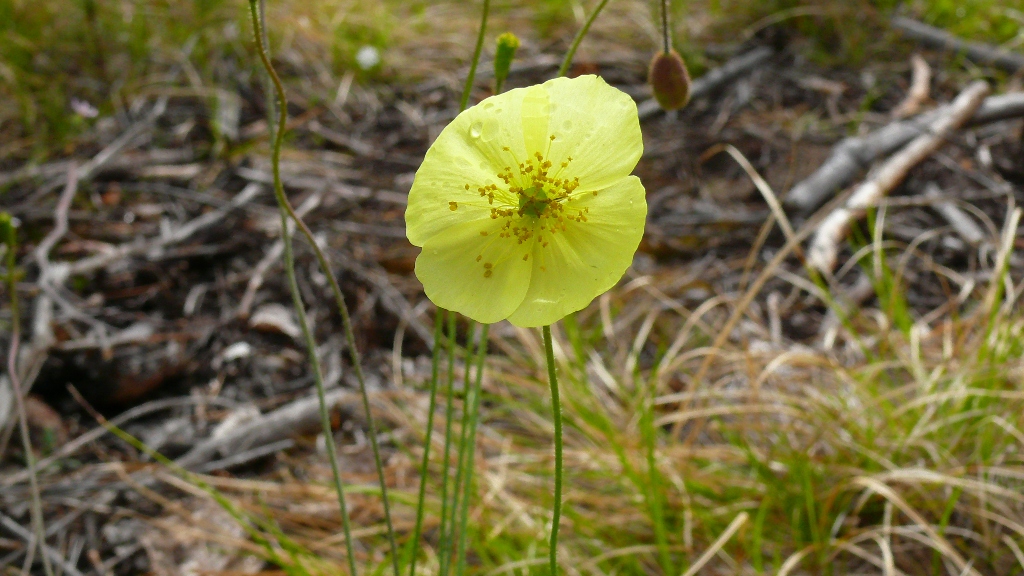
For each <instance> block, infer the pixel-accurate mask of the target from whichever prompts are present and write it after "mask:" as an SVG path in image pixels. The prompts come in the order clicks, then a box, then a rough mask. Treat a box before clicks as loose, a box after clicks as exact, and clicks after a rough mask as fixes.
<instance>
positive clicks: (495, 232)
mask: <svg viewBox="0 0 1024 576" xmlns="http://www.w3.org/2000/svg"><path fill="white" fill-rule="evenodd" d="M502 225H503V223H502V221H500V220H491V219H490V218H487V219H486V220H482V221H470V222H461V223H457V224H455V225H452V226H451V227H449V228H447V229H445V231H444V234H437V235H435V236H432V237H431V238H429V239H427V241H426V242H425V243H424V245H423V251H422V252H420V255H419V257H417V258H416V277H417V278H419V280H420V282H421V283H422V284H423V289H424V291H425V292H426V294H427V298H430V301H431V302H433V303H434V304H436V305H437V306H439V307H441V308H445V309H448V310H454V311H456V312H459V313H460V314H463V315H465V316H468V317H470V318H472V319H473V320H476V321H477V322H483V323H486V324H490V323H494V322H498V321H499V320H504V319H505V318H506V317H507V316H508V315H509V314H511V313H512V311H513V310H515V309H516V307H517V306H519V303H520V302H522V301H523V296H524V295H525V294H526V291H527V289H528V287H529V285H530V274H531V269H532V265H533V264H532V262H529V261H528V260H524V256H527V255H528V254H530V253H531V251H532V248H533V246H532V245H533V242H532V241H528V242H525V243H523V244H520V243H519V242H517V240H516V239H515V238H501V237H500V235H499V232H500V230H501V226H502ZM482 232H487V235H486V236H484V235H482V234H481V233H482ZM478 257H479V260H478V259H477V258H478ZM488 265H490V266H488ZM488 271H489V272H490V273H489V274H488Z"/></svg>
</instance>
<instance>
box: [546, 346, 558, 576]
mask: <svg viewBox="0 0 1024 576" xmlns="http://www.w3.org/2000/svg"><path fill="white" fill-rule="evenodd" d="M544 353H545V354H546V355H547V360H548V382H549V383H550V384H551V411H552V414H553V417H554V423H555V503H554V506H553V509H552V512H551V549H550V552H549V559H550V565H551V576H556V575H557V574H558V572H557V570H558V523H559V521H560V520H561V518H562V404H561V402H560V401H559V398H558V377H557V376H556V375H555V352H554V348H553V346H552V344H551V326H545V327H544Z"/></svg>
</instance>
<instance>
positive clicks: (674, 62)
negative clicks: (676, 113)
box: [647, 50, 690, 110]
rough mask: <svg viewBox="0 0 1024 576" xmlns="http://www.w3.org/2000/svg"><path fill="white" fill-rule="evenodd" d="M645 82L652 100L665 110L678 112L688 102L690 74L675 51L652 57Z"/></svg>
mask: <svg viewBox="0 0 1024 576" xmlns="http://www.w3.org/2000/svg"><path fill="white" fill-rule="evenodd" d="M647 81H648V82H649V83H650V84H651V90H652V91H653V92H654V98H655V99H656V100H657V101H658V104H660V105H661V107H662V108H663V109H665V110H678V109H680V108H682V107H683V106H686V103H687V102H689V101H690V73H689V72H688V71H687V70H686V63H685V62H683V58H682V57H681V56H680V55H679V53H678V52H676V51H675V50H672V51H670V52H661V53H659V54H657V55H655V56H654V59H653V60H651V68H650V71H649V72H648V75H647Z"/></svg>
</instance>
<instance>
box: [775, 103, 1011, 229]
mask: <svg viewBox="0 0 1024 576" xmlns="http://www.w3.org/2000/svg"><path fill="white" fill-rule="evenodd" d="M951 106H952V105H946V106H942V107H941V108H937V109H935V110H932V111H931V112H927V113H925V114H921V115H920V116H917V117H915V118H912V119H910V120H904V121H902V122H894V123H892V124H889V125H887V126H884V127H883V128H881V129H879V130H876V131H874V132H872V133H871V134H868V135H867V136H863V137H858V138H847V139H845V140H843V141H842V142H840V143H839V144H837V145H836V147H835V148H834V149H833V151H832V155H831V156H830V157H829V159H828V160H826V161H825V163H824V164H822V165H821V167H820V168H818V169H817V170H816V171H815V172H814V173H813V174H811V175H810V176H808V177H807V178H805V179H804V180H802V181H800V182H798V183H797V184H796V185H795V186H793V188H791V189H790V191H789V193H788V194H787V195H786V199H785V201H784V204H785V206H786V208H788V209H790V210H794V211H797V212H803V213H805V214H806V213H808V212H811V211H812V210H814V209H816V208H818V207H819V206H821V205H822V204H824V203H825V202H826V201H828V199H829V197H830V196H832V194H834V193H835V192H836V191H837V190H839V189H841V188H843V187H844V186H846V185H848V184H849V183H850V182H852V181H853V179H854V178H856V177H857V174H859V173H860V172H861V170H864V169H865V168H867V167H868V166H870V165H871V163H872V162H874V161H875V160H877V159H878V158H881V157H883V156H885V155H888V154H891V153H892V152H894V151H896V150H897V149H899V148H901V147H902V146H903V145H905V144H906V143H907V142H910V141H911V140H912V139H914V138H915V137H917V136H919V135H921V134H922V133H927V131H928V126H929V125H930V124H931V123H932V122H934V121H935V120H936V119H937V118H940V117H943V116H946V115H948V114H949V113H950V108H951ZM1020 116H1024V92H1014V93H1011V94H1001V95H999V96H991V97H989V98H986V99H985V101H984V102H983V103H982V104H981V106H979V107H978V109H977V110H975V112H974V115H973V116H971V118H970V121H969V122H968V125H971V126H977V125H981V124H989V123H992V122H998V121H1000V120H1007V119H1009V118H1018V117H1020Z"/></svg>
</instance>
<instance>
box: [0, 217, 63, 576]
mask: <svg viewBox="0 0 1024 576" xmlns="http://www.w3.org/2000/svg"><path fill="white" fill-rule="evenodd" d="M3 216H4V217H5V222H4V226H3V229H5V231H6V236H7V237H6V238H0V244H6V245H7V278H6V280H7V292H8V294H9V295H10V297H11V347H10V349H9V350H8V351H7V377H8V378H9V379H10V381H11V390H12V392H14V401H15V406H16V407H17V408H16V410H17V412H18V431H19V433H20V435H21V445H22V449H24V450H25V466H26V467H27V468H28V480H29V490H30V491H31V494H32V502H31V504H32V506H31V515H32V529H33V531H34V532H35V541H34V542H30V543H29V549H28V551H26V553H25V566H26V569H28V568H30V567H31V565H32V559H33V556H34V555H35V549H36V546H38V547H39V549H40V550H42V548H43V546H45V545H46V530H45V529H44V527H43V502H42V499H41V498H40V496H39V479H38V478H37V477H36V455H35V452H33V451H32V440H31V439H30V438H29V434H28V418H27V416H26V413H25V397H24V395H23V393H22V390H21V378H20V377H19V376H18V347H19V342H20V339H21V319H20V312H19V306H18V286H17V284H18V282H17V274H15V272H14V267H15V265H16V264H17V262H16V261H15V252H16V250H17V236H16V232H15V229H14V224H13V223H12V222H11V221H10V220H11V219H10V216H8V215H7V214H6V213H5V214H3ZM39 557H40V558H42V560H43V570H44V571H45V572H46V576H53V567H52V566H50V558H49V556H47V555H46V554H45V553H42V554H40V555H39Z"/></svg>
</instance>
